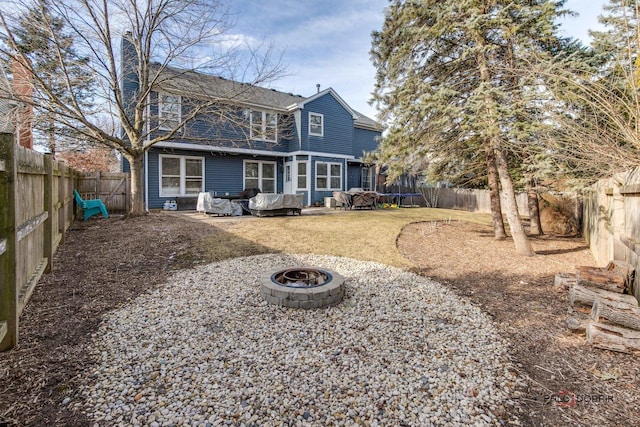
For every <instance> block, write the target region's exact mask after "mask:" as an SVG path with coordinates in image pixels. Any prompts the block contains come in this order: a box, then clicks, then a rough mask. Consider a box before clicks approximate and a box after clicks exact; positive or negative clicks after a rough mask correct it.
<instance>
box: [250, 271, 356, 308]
mask: <svg viewBox="0 0 640 427" xmlns="http://www.w3.org/2000/svg"><path fill="white" fill-rule="evenodd" d="M344 287H345V280H344V278H343V277H342V276H341V275H340V274H338V273H336V272H335V271H333V270H329V269H327V268H317V267H289V268H285V269H279V270H275V271H269V272H266V273H264V274H263V275H261V277H260V293H261V294H262V297H263V298H264V299H265V301H267V302H268V303H270V304H275V305H280V306H283V307H290V308H305V309H310V308H322V307H327V306H330V305H335V304H338V303H339V302H340V301H342V298H343V297H344Z"/></svg>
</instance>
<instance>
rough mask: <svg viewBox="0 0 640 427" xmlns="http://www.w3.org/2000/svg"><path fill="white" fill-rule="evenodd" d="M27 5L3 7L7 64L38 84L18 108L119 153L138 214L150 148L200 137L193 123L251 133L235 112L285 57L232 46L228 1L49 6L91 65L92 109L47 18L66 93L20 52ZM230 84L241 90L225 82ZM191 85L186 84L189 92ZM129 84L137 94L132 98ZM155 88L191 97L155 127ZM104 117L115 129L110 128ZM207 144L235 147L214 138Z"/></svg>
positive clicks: (0, 24)
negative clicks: (215, 83) (40, 113)
mask: <svg viewBox="0 0 640 427" xmlns="http://www.w3.org/2000/svg"><path fill="white" fill-rule="evenodd" d="M24 7H25V5H24V2H22V1H20V2H14V1H8V2H3V5H2V6H0V32H1V34H0V36H1V37H2V43H1V45H0V54H1V55H2V57H3V59H4V60H7V61H10V60H14V61H17V62H18V63H20V64H21V65H22V66H23V67H24V68H25V69H26V70H27V72H28V73H29V77H30V79H31V83H32V85H33V96H32V97H29V98H25V99H20V101H21V102H24V103H30V104H33V105H37V106H38V107H39V108H41V109H43V110H45V111H48V112H50V113H52V114H53V115H54V116H55V119H56V121H57V122H58V123H61V124H63V125H64V126H67V127H69V128H71V129H74V131H76V132H78V133H80V134H81V135H84V136H85V137H86V138H88V139H90V140H93V141H96V142H98V143H100V144H102V145H104V146H107V147H109V148H112V149H115V150H117V151H119V152H120V153H121V154H122V156H123V158H124V159H126V160H127V161H128V162H129V164H130V166H131V189H132V195H131V198H132V200H131V211H130V214H133V215H138V214H143V213H144V209H145V207H144V200H143V179H142V175H143V159H144V154H145V153H146V152H147V151H148V150H149V149H150V148H151V147H152V146H153V145H155V144H157V143H159V142H162V141H167V140H171V139H173V138H175V137H176V136H179V137H180V138H183V139H188V138H194V139H197V138H198V136H197V135H196V134H195V133H194V132H190V131H191V129H192V126H191V125H192V123H194V122H195V121H197V120H210V121H213V122H216V123H220V122H224V123H225V125H227V126H236V127H237V128H238V129H241V128H243V127H246V126H248V125H247V122H246V120H242V115H241V114H239V113H238V111H239V110H238V106H237V105H238V103H241V101H242V100H243V99H244V97H246V96H247V93H248V92H250V91H251V90H252V88H253V87H254V86H256V85H265V84H268V83H269V82H271V81H273V80H275V79H276V78H278V77H280V76H281V75H282V73H283V69H282V67H281V66H280V62H279V58H277V57H276V58H275V61H274V52H273V48H272V47H270V46H266V47H264V49H263V48H262V47H258V48H254V49H249V50H246V49H240V46H239V45H238V44H237V43H236V44H231V45H230V38H229V37H228V36H227V32H228V30H229V29H230V28H231V24H232V19H231V18H232V16H231V14H230V12H229V7H228V4H227V3H226V1H224V0H147V1H143V2H137V1H130V0H104V1H93V0H62V1H58V2H55V3H54V4H51V5H50V8H49V10H48V12H49V13H50V14H51V16H53V17H55V18H56V19H59V20H61V21H62V22H63V23H64V26H65V28H66V29H67V31H68V32H69V34H71V36H72V37H73V38H74V48H75V50H76V52H77V55H79V56H81V57H82V58H88V61H86V65H85V66H86V70H87V73H88V75H89V77H90V79H91V81H92V83H93V85H94V88H93V89H94V105H95V107H94V108H89V107H87V106H86V105H85V104H84V103H83V102H81V100H80V99H79V97H78V96H77V94H76V92H75V87H74V84H73V79H72V78H71V73H70V69H69V65H68V64H69V62H68V55H66V53H67V52H65V51H63V45H62V40H58V39H57V38H56V32H55V31H53V29H52V28H47V25H49V24H48V22H47V20H46V19H43V20H42V23H41V24H40V25H42V26H43V28H42V31H43V33H47V34H49V36H50V37H51V45H52V46H53V47H52V49H53V50H54V55H52V56H54V57H55V58H56V59H57V60H58V64H57V66H58V69H59V73H60V74H61V78H62V81H63V82H64V84H65V85H66V86H67V92H68V95H67V96H65V97H59V96H56V91H54V90H53V89H54V88H52V87H51V85H50V83H49V80H48V79H46V78H44V77H43V76H41V75H40V74H39V73H38V70H37V69H36V67H35V66H34V64H33V63H32V62H31V61H30V59H29V57H28V56H27V55H25V54H24V53H23V52H21V50H20V49H19V43H18V42H17V40H16V32H17V31H18V30H19V27H18V25H19V16H20V12H21V11H22V10H23V8H24ZM27 7H29V8H30V9H32V10H34V11H38V10H39V11H40V12H41V14H42V16H44V13H45V7H44V3H43V2H42V0H33V1H32V2H30V3H29V4H28V5H27ZM123 40H124V42H123ZM123 47H124V49H123ZM247 51H248V52H249V54H247V53H246V52H247ZM260 52H262V53H260ZM79 59H80V58H79ZM123 63H124V64H125V66H124V67H123V66H122V64H123ZM195 71H200V72H207V73H209V74H215V75H218V76H221V77H224V78H225V80H222V79H220V80H219V82H220V83H221V84H220V86H219V87H217V88H212V87H211V81H212V80H211V79H209V80H206V85H205V83H204V80H203V79H200V78H198V77H197V76H198V74H194V72H195ZM56 81H58V82H59V81H60V79H56ZM231 81H238V82H244V84H226V83H225V84H223V83H222V82H227V83H228V82H231ZM185 82H188V83H189V85H190V87H188V88H185V87H184V85H185ZM125 85H134V86H135V87H134V88H133V90H130V91H129V92H127V91H125V90H124V88H125ZM129 89H131V87H129ZM159 89H162V90H163V91H166V92H167V93H172V91H173V92H174V93H177V92H178V91H180V93H181V94H183V95H182V96H184V94H185V89H187V92H186V94H187V95H189V97H188V98H187V97H185V98H184V100H183V102H184V103H185V105H184V106H183V114H181V115H180V117H179V120H177V121H171V122H165V123H162V126H159V125H158V120H157V117H156V118H155V120H154V118H153V117H150V116H149V111H150V108H149V107H150V105H151V103H153V102H157V100H156V101H154V99H157V97H155V98H154V97H153V96H152V94H153V93H154V92H155V91H158V90H159ZM126 93H132V94H133V95H131V96H127V95H126ZM105 118H108V119H111V120H112V121H113V123H112V124H111V125H108V126H104V122H105ZM203 118H204V119H203ZM154 123H155V124H154ZM110 129H121V131H118V132H112V131H110ZM244 133H245V134H246V133H248V129H247V130H246V131H245V132H244ZM207 142H208V143H211V144H218V143H223V142H224V143H237V142H239V141H218V140H215V139H211V138H209V139H208V140H207Z"/></svg>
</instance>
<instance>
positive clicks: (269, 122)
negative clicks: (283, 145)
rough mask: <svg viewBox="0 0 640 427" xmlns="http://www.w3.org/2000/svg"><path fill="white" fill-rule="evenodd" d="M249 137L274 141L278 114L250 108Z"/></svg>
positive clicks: (276, 132)
mask: <svg viewBox="0 0 640 427" xmlns="http://www.w3.org/2000/svg"><path fill="white" fill-rule="evenodd" d="M249 117H250V122H251V123H250V129H251V139H259V140H262V141H268V142H276V141H277V139H278V114H277V113H272V112H269V111H255V110H251V113H250V114H249Z"/></svg>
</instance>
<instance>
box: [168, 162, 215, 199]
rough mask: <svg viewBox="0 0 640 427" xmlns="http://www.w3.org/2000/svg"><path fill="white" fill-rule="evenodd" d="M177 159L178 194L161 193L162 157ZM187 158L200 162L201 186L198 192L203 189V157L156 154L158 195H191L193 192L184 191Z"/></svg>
mask: <svg viewBox="0 0 640 427" xmlns="http://www.w3.org/2000/svg"><path fill="white" fill-rule="evenodd" d="M165 158H167V159H179V160H180V189H179V193H178V194H163V193H162V159H165ZM187 159H192V160H200V161H201V162H202V175H201V178H202V186H201V187H200V192H202V191H204V188H205V173H204V167H205V158H204V157H201V156H183V155H180V154H159V155H158V197H189V196H193V194H187V192H186V177H187V175H186V172H187V170H186V164H185V161H186V160H187Z"/></svg>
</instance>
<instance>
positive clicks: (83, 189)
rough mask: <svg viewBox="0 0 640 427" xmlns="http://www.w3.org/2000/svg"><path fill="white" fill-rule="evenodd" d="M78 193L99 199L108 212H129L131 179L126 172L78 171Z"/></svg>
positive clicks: (84, 196)
mask: <svg viewBox="0 0 640 427" xmlns="http://www.w3.org/2000/svg"><path fill="white" fill-rule="evenodd" d="M76 189H77V190H78V193H80V195H81V196H82V197H83V198H87V199H100V200H102V201H103V202H104V204H105V205H106V206H107V210H108V211H109V213H112V212H129V200H130V197H129V196H130V193H131V179H130V175H129V173H126V172H80V173H79V174H78V182H77V187H76Z"/></svg>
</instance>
